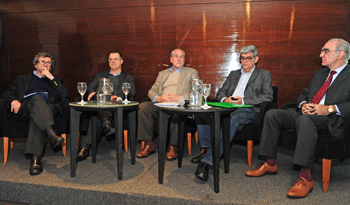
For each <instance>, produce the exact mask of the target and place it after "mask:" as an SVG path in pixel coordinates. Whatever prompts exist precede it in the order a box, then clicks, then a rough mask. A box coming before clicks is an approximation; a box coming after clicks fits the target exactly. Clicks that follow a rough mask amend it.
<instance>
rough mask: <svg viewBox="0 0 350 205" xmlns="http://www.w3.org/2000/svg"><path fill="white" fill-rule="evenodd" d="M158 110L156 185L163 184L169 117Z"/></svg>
mask: <svg viewBox="0 0 350 205" xmlns="http://www.w3.org/2000/svg"><path fill="white" fill-rule="evenodd" d="M158 110H159V122H158V123H159V133H158V134H159V136H158V140H159V148H158V149H159V153H158V183H159V184H163V178H164V165H165V149H166V140H167V131H168V121H169V117H170V115H168V114H166V113H164V112H163V111H162V110H161V109H158Z"/></svg>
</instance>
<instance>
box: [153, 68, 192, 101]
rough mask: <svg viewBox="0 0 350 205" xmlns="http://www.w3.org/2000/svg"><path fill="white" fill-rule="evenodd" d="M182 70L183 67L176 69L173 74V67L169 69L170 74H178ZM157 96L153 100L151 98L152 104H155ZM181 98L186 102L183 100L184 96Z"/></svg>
mask: <svg viewBox="0 0 350 205" xmlns="http://www.w3.org/2000/svg"><path fill="white" fill-rule="evenodd" d="M182 68H183V67H181V68H178V69H177V70H176V71H175V72H174V67H173V66H172V67H171V68H170V72H172V73H178V72H180V71H181V70H182ZM158 96H159V95H156V96H155V97H154V98H153V101H152V102H157V100H156V99H157V97H158ZM182 98H183V100H186V98H185V96H183V95H182Z"/></svg>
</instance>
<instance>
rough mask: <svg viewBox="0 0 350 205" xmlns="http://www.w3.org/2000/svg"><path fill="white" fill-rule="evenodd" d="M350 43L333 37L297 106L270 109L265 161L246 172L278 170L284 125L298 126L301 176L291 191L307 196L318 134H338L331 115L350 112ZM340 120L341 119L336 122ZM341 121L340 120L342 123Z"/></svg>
mask: <svg viewBox="0 0 350 205" xmlns="http://www.w3.org/2000/svg"><path fill="white" fill-rule="evenodd" d="M349 54H350V44H349V43H348V42H347V41H345V40H343V39H339V38H334V39H330V40H329V41H328V42H327V43H326V44H325V45H324V46H323V48H322V49H321V54H320V57H321V59H322V66H324V68H322V69H320V70H317V71H316V72H315V74H314V76H313V78H312V80H311V82H310V85H309V87H308V88H307V89H305V90H304V91H303V92H302V93H301V94H300V96H299V98H298V100H297V105H298V108H299V109H297V110H278V109H272V110H269V111H268V112H267V113H266V115H265V122H264V127H263V131H262V136H261V141H260V153H259V154H260V155H261V156H263V157H264V158H265V162H264V163H262V164H260V165H259V166H258V167H257V168H256V169H253V170H249V171H247V172H246V176H248V177H260V176H263V175H266V174H272V175H274V174H277V164H276V155H277V145H278V141H279V137H280V130H281V128H284V129H293V128H295V129H296V132H297V143H296V148H295V152H294V157H293V163H294V164H296V165H299V166H301V170H300V174H299V178H298V179H297V181H296V183H295V184H294V186H293V187H292V188H291V189H290V190H289V191H288V193H287V196H288V197H290V198H302V197H306V196H307V195H308V194H309V192H310V190H311V189H312V188H313V181H312V177H311V171H312V166H313V163H314V158H315V149H316V141H317V137H318V134H322V133H325V134H326V133H331V134H334V133H335V134H336V133H337V130H338V129H337V128H338V127H333V125H334V124H333V123H332V119H334V117H335V118H338V119H339V120H341V118H342V117H341V116H342V115H346V114H348V113H349V112H350V66H349V65H348V60H349V58H350V56H349ZM335 124H338V123H335ZM339 124H341V123H339Z"/></svg>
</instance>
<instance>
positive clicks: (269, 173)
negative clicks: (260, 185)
mask: <svg viewBox="0 0 350 205" xmlns="http://www.w3.org/2000/svg"><path fill="white" fill-rule="evenodd" d="M276 174H277V172H266V173H265V174H263V175H260V176H253V175H248V174H245V176H247V177H262V176H265V175H276Z"/></svg>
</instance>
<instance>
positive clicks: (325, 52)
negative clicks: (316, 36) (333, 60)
mask: <svg viewBox="0 0 350 205" xmlns="http://www.w3.org/2000/svg"><path fill="white" fill-rule="evenodd" d="M332 51H341V50H329V49H328V48H322V49H321V53H324V54H327V53H330V52H332Z"/></svg>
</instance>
